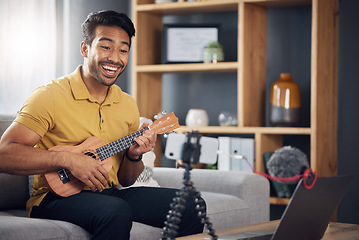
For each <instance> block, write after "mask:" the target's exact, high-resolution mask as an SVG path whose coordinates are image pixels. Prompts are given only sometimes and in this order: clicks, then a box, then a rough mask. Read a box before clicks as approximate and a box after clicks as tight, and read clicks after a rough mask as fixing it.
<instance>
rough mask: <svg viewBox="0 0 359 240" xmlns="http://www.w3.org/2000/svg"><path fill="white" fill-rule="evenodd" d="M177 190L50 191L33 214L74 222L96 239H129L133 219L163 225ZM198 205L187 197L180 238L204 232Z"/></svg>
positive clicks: (33, 215)
mask: <svg viewBox="0 0 359 240" xmlns="http://www.w3.org/2000/svg"><path fill="white" fill-rule="evenodd" d="M176 191H177V190H176V189H169V188H152V187H132V188H127V189H123V190H118V189H117V188H111V189H105V190H103V191H102V192H101V193H97V192H96V193H94V192H91V191H82V192H81V193H78V194H75V195H73V196H70V197H66V198H61V197H58V196H56V195H54V194H52V193H48V194H47V196H46V197H45V199H44V200H43V201H42V203H41V204H40V206H39V207H33V210H32V212H31V217H35V218H46V219H54V220H63V221H67V222H71V223H74V224H76V225H78V226H81V227H83V228H84V229H86V230H87V231H88V232H90V233H91V234H92V235H93V239H101V240H105V239H129V237H130V230H131V227H132V222H133V221H135V222H140V223H144V224H147V225H151V226H154V227H160V228H163V227H164V221H165V220H166V215H167V213H168V210H169V209H170V203H171V202H172V199H173V198H174V197H175V193H176ZM195 207H196V204H195V203H194V200H193V199H192V197H190V198H189V199H187V201H186V209H185V211H184V212H183V216H182V217H181V223H180V224H179V226H180V229H179V231H178V237H179V236H185V235H190V234H196V233H201V232H202V231H203V224H202V223H201V220H200V218H199V217H198V216H197V211H196V209H195ZM158 238H160V236H158Z"/></svg>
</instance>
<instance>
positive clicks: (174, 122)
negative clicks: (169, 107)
mask: <svg viewBox="0 0 359 240" xmlns="http://www.w3.org/2000/svg"><path fill="white" fill-rule="evenodd" d="M179 127H180V125H179V123H178V118H177V117H176V116H175V114H174V113H173V112H171V113H169V114H167V115H165V116H163V117H161V118H158V119H157V120H156V121H154V122H153V124H152V125H151V126H150V129H151V130H153V131H155V133H156V134H162V133H166V132H170V131H173V130H174V129H176V128H179Z"/></svg>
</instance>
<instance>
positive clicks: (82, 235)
mask: <svg viewBox="0 0 359 240" xmlns="http://www.w3.org/2000/svg"><path fill="white" fill-rule="evenodd" d="M0 239H73V240H81V239H90V234H89V233H87V232H86V231H85V230H83V229H82V228H81V227H79V226H76V225H74V224H72V223H67V222H63V221H55V220H44V219H36V218H24V217H15V216H0Z"/></svg>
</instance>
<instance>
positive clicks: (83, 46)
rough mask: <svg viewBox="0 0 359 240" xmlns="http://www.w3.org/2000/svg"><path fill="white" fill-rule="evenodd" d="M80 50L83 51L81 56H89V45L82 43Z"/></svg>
mask: <svg viewBox="0 0 359 240" xmlns="http://www.w3.org/2000/svg"><path fill="white" fill-rule="evenodd" d="M80 50H81V55H82V56H83V57H84V58H87V55H88V45H87V43H85V42H84V41H82V42H81V46H80Z"/></svg>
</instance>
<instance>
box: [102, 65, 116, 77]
mask: <svg viewBox="0 0 359 240" xmlns="http://www.w3.org/2000/svg"><path fill="white" fill-rule="evenodd" d="M101 68H102V70H103V72H104V75H105V76H106V77H111V78H113V77H116V75H117V72H118V70H119V69H120V67H115V66H113V65H109V64H101Z"/></svg>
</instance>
